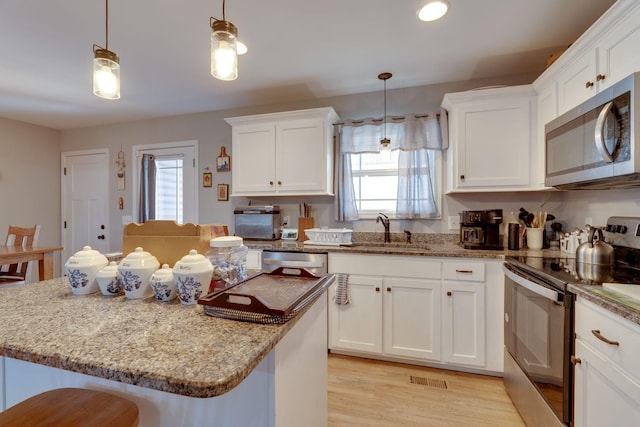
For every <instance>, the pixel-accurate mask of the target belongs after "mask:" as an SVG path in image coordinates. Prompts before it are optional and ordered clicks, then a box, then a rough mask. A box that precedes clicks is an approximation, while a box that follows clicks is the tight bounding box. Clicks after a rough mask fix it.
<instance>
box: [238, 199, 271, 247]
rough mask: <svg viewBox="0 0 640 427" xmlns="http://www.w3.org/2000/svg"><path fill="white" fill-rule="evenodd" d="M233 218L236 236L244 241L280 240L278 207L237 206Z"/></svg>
mask: <svg viewBox="0 0 640 427" xmlns="http://www.w3.org/2000/svg"><path fill="white" fill-rule="evenodd" d="M233 216H234V218H235V235H236V236H240V237H242V238H243V239H246V240H277V239H279V238H280V206H277V205H268V206H238V207H237V208H235V209H234V211H233Z"/></svg>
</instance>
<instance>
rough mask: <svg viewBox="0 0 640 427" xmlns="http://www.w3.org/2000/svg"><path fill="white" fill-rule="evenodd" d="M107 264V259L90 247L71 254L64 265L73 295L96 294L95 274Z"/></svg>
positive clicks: (97, 287) (97, 289) (97, 288)
mask: <svg viewBox="0 0 640 427" xmlns="http://www.w3.org/2000/svg"><path fill="white" fill-rule="evenodd" d="M108 264H109V261H108V260H107V257H106V256H104V255H102V254H101V253H100V252H98V251H96V250H94V249H91V246H84V247H83V248H82V249H81V250H79V251H78V252H76V253H75V254H73V256H71V257H70V258H69V259H68V260H67V262H66V263H65V265H64V268H65V270H66V272H67V277H68V278H69V283H70V284H71V289H72V290H73V293H74V294H75V295H86V294H92V293H94V292H98V291H99V290H100V288H99V286H98V282H97V281H96V274H97V273H98V271H100V270H101V269H102V268H104V267H105V266H106V265H108Z"/></svg>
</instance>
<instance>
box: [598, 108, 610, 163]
mask: <svg viewBox="0 0 640 427" xmlns="http://www.w3.org/2000/svg"><path fill="white" fill-rule="evenodd" d="M612 108H613V101H609V102H607V103H606V104H605V106H604V107H602V110H600V114H598V120H596V130H595V137H596V140H595V144H596V149H597V150H598V153H600V157H602V159H603V160H604V161H605V162H606V163H612V162H613V156H612V155H611V154H612V153H610V152H609V150H607V146H606V145H605V141H604V125H605V123H606V121H607V115H609V113H610V112H611V109H612Z"/></svg>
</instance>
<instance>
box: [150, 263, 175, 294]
mask: <svg viewBox="0 0 640 427" xmlns="http://www.w3.org/2000/svg"><path fill="white" fill-rule="evenodd" d="M149 283H150V285H151V289H152V290H153V294H154V295H155V297H156V301H162V302H165V301H171V300H172V299H174V298H175V297H176V293H177V292H176V281H175V278H174V277H173V270H172V269H171V267H169V264H162V268H161V269H159V270H156V272H155V273H153V275H152V276H151V280H150V282H149Z"/></svg>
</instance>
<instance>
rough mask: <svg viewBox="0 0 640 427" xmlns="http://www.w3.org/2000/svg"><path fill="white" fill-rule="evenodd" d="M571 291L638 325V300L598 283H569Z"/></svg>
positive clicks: (639, 317)
mask: <svg viewBox="0 0 640 427" xmlns="http://www.w3.org/2000/svg"><path fill="white" fill-rule="evenodd" d="M569 291H571V292H572V293H574V294H576V295H578V296H580V297H582V298H584V299H586V300H588V301H591V302H592V303H594V304H596V305H599V306H600V307H602V308H604V309H606V310H609V311H611V312H612V313H615V314H617V315H618V316H621V317H624V318H625V319H627V320H629V321H631V322H634V323H637V324H638V325H640V300H637V299H635V298H632V297H630V296H627V295H624V294H622V293H619V292H616V291H614V290H610V289H607V288H604V287H602V286H600V285H582V284H576V283H572V284H570V285H569Z"/></svg>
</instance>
